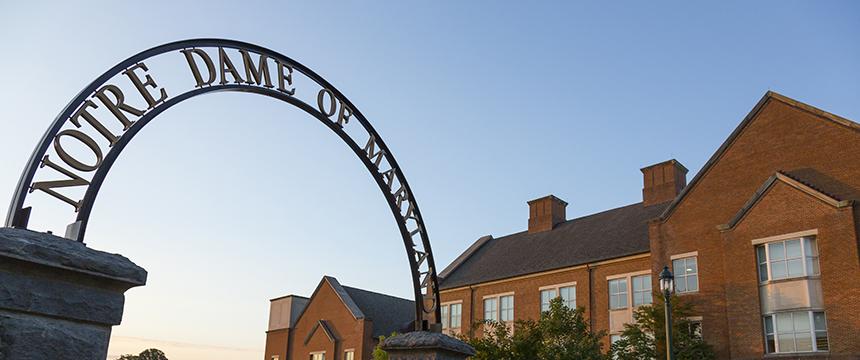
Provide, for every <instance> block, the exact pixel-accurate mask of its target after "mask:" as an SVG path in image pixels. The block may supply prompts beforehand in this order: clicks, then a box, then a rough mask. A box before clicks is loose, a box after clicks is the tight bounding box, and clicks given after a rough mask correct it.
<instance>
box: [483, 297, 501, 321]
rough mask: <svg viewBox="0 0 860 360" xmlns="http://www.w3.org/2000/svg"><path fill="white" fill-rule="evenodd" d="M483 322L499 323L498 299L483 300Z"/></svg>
mask: <svg viewBox="0 0 860 360" xmlns="http://www.w3.org/2000/svg"><path fill="white" fill-rule="evenodd" d="M484 320H492V321H499V298H486V299H484Z"/></svg>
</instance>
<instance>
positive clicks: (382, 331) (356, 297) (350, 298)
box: [295, 276, 415, 338]
mask: <svg viewBox="0 0 860 360" xmlns="http://www.w3.org/2000/svg"><path fill="white" fill-rule="evenodd" d="M324 284H328V285H329V286H330V287H331V288H332V290H333V291H334V293H335V294H336V295H337V297H338V298H339V299H340V301H341V303H342V304H343V305H344V307H346V309H347V310H349V312H350V314H352V317H353V318H355V319H356V320H359V319H364V320H370V321H372V323H373V334H372V336H373V337H374V338H376V337H379V336H380V335H390V334H391V333H392V332H395V331H396V332H404V329H407V328H411V325H412V321H414V320H415V302H414V301H412V300H407V299H401V298H398V297H394V296H390V295H385V294H380V293H376V292H372V291H367V290H363V289H359V288H354V287H349V286H343V285H341V284H340V282H339V281H338V280H337V279H336V278H334V277H332V276H323V278H322V280H320V283H319V285H317V287H316V289H315V290H314V292H313V295H311V297H310V300H309V301H313V299H314V298H315V297H316V295H317V293H318V292H319V291H320V289H321V288H322V286H323V285H324ZM305 309H307V306H305V307H303V308H302V310H301V314H300V315H299V316H298V318H296V320H295V322H298V321H299V319H301V317H302V316H304V314H305ZM318 326H320V324H317V325H315V326H314V330H313V331H315V330H316V327H318ZM322 326H328V325H327V324H325V323H322ZM326 330H327V335H329V333H332V332H331V329H326ZM313 331H311V333H313ZM332 334H333V333H332ZM331 336H334V335H330V337H331Z"/></svg>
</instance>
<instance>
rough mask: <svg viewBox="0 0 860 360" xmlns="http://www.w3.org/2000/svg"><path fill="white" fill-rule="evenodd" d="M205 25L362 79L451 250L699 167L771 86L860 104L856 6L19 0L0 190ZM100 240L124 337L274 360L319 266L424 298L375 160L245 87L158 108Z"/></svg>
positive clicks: (211, 31) (101, 205) (837, 109)
mask: <svg viewBox="0 0 860 360" xmlns="http://www.w3.org/2000/svg"><path fill="white" fill-rule="evenodd" d="M197 37H222V38H230V39H236V40H243V41H247V42H251V43H256V44H259V45H262V46H265V47H268V48H271V49H274V50H276V51H279V52H282V53H284V54H286V55H288V56H291V57H292V58H294V59H296V60H298V61H299V62H301V63H303V64H305V65H307V66H309V67H310V68H312V69H314V70H315V71H316V72H318V73H319V74H321V75H322V76H323V77H325V78H326V79H327V80H328V81H330V82H331V83H333V84H334V85H335V86H337V87H338V88H339V89H340V90H341V91H342V92H343V93H344V94H346V96H347V97H349V99H350V100H352V102H353V103H354V104H356V105H357V106H358V107H359V108H360V109H361V111H362V112H363V113H364V114H365V115H366V116H367V117H368V119H369V120H370V121H371V122H372V123H373V124H374V126H375V127H376V129H377V131H379V133H380V134H381V135H382V136H383V138H384V139H385V141H386V143H387V144H388V146H389V147H390V148H391V149H392V151H393V152H394V155H395V156H396V157H397V159H398V162H399V163H400V164H401V167H402V168H403V171H404V173H405V175H406V177H407V178H408V179H409V182H410V185H411V186H412V189H413V191H414V192H415V195H416V196H417V200H418V202H419V204H420V205H421V210H422V213H423V215H424V219H425V221H426V223H427V226H428V231H429V234H430V238H431V240H432V243H433V247H434V252H435V254H436V258H437V262H438V263H440V264H447V263H448V262H450V260H451V259H453V258H454V257H456V256H457V255H458V254H459V252H460V251H462V250H463V249H465V248H466V247H467V246H468V245H469V244H471V242H472V241H474V240H475V239H477V238H478V237H480V236H482V235H486V234H493V235H496V236H500V235H505V234H508V233H511V232H517V231H520V230H523V229H524V228H525V226H526V222H527V207H526V204H525V202H526V201H527V200H530V199H533V198H537V197H540V196H543V195H546V194H555V195H556V196H559V197H560V198H562V199H565V200H567V201H568V202H569V203H570V205H569V206H568V216H569V217H575V216H581V215H584V214H588V213H592V212H596V211H600V210H605V209H609V208H613V207H617V206H621V205H626V204H630V203H634V202H638V201H639V200H640V198H641V187H642V184H641V174H640V172H639V168H641V167H643V166H646V165H650V164H653V163H657V162H660V161H663V160H667V159H670V158H676V159H678V160H679V161H681V162H682V163H683V164H685V165H686V166H687V167H688V168H689V169H690V177H692V176H693V175H694V174H695V172H696V171H698V169H699V168H700V167H701V166H702V165H703V164H704V162H705V161H706V160H707V158H708V157H709V156H710V155H711V154H712V153H713V152H714V151H715V150H716V148H717V147H718V146H719V145H720V143H721V142H722V141H723V140H724V139H725V137H726V136H727V135H728V134H729V133H730V132H731V130H732V129H734V127H735V126H736V125H737V124H738V122H740V120H741V119H742V118H743V117H744V116H745V115H746V114H747V112H748V111H749V110H750V109H751V108H752V107H753V106H754V105H755V103H756V102H757V101H758V100H759V99H760V98H761V96H762V95H763V94H764V93H765V92H766V91H767V90H774V91H777V92H780V93H782V94H784V95H786V96H789V97H792V98H795V99H797V100H800V101H803V102H807V103H809V104H812V105H814V106H817V107H820V108H822V109H824V110H827V111H830V112H833V113H836V114H839V115H841V116H844V117H847V118H849V119H854V120H860V106H858V100H860V67H858V64H860V41H857V39H858V38H860V5H858V4H857V3H856V2H848V1H843V2H835V1H834V2H806V1H779V2H767V1H761V2H741V1H726V2H719V3H717V4H705V5H702V4H696V5H693V4H690V3H688V2H680V1H679V2H658V3H655V2H649V3H641V2H613V3H611V4H606V3H604V2H601V3H600V4H598V3H579V2H517V3H513V2H508V3H502V2H491V1H470V2H454V1H451V2H432V3H431V2H420V3H418V2H414V3H407V2H397V1H373V2H345V3H337V4H335V3H332V2H311V1H307V2H297V1H281V2H260V1H247V2H229V3H228V2H220V1H218V2H215V1H212V2H199V3H196V4H191V3H185V2H177V1H174V2H166V1H152V2H146V3H134V2H108V1H103V2H91V3H87V4H80V3H72V2H56V3H50V2H36V1H32V2H30V1H28V2H24V1H14V2H3V3H0V40H2V43H3V44H4V49H3V56H0V68H2V69H3V70H4V71H3V76H2V78H3V81H4V82H5V86H3V87H0V129H2V131H0V144H2V151H0V164H3V166H4V170H3V171H2V172H0V189H7V190H6V193H2V192H0V194H3V195H4V196H5V197H0V200H4V199H5V200H8V199H9V196H11V192H12V190H13V187H14V185H15V183H16V181H17V178H18V176H19V172H20V169H21V168H22V167H23V165H24V163H25V161H26V159H27V157H28V156H29V154H30V152H31V151H32V148H33V147H34V146H35V144H36V142H37V141H38V139H39V137H40V136H41V134H42V132H43V131H44V130H45V128H47V126H48V124H49V123H50V122H51V120H52V119H53V118H54V117H55V116H56V114H57V113H59V112H60V110H61V109H62V108H63V106H65V104H66V103H67V102H68V101H69V100H70V99H71V98H72V97H73V96H74V95H75V94H77V92H78V91H80V89H82V88H83V87H84V86H86V84H88V83H89V82H90V81H92V80H93V79H95V78H96V77H97V76H98V75H100V74H101V73H102V72H104V71H105V70H107V69H108V68H110V67H111V66H113V65H114V64H116V63H118V62H119V61H121V60H123V59H125V58H126V57H128V56H130V55H132V54H134V53H136V52H138V51H140V50H143V49H146V48H149V47H152V46H155V45H158V44H162V43H166V42H170V41H174V40H180V39H187V38H197ZM38 215H39V216H40V217H39V219H38V220H36V219H34V222H35V223H36V224H41V222H42V221H44V222H45V223H46V224H47V223H59V224H64V223H66V222H68V221H67V220H68V219H69V218H70V215H69V214H68V213H67V212H59V211H58V212H43V213H39V214H38ZM35 217H36V215H34V218H35ZM53 230H54V231H55V232H61V230H62V229H61V228H59V227H55V228H53ZM87 243H88V245H89V246H91V247H93V248H96V249H100V250H105V251H111V252H117V253H121V254H123V255H125V256H127V257H129V258H130V259H131V260H133V261H135V262H136V263H138V264H139V265H141V266H143V267H145V268H146V269H147V270H149V273H150V277H149V284H148V285H147V286H145V287H142V288H137V289H133V290H131V291H129V292H128V294H127V295H128V296H127V306H126V313H125V317H124V322H123V324H122V325H121V326H119V327H117V328H116V329H115V331H114V336H115V340H114V344H113V345H112V348H111V354H112V355H118V354H119V353H126V352H138V351H140V350H142V349H143V348H145V347H149V346H157V347H160V348H162V349H165V350H168V355H172V357H171V358H177V359H191V360H195V359H203V358H206V359H222V358H223V359H258V358H259V357H260V356H261V354H262V346H263V343H264V337H265V335H264V330H265V327H266V321H267V311H268V307H267V306H268V299H269V298H273V297H276V296H280V295H284V294H288V293H296V294H304V295H309V294H310V292H311V291H312V290H313V289H314V287H315V286H316V285H317V283H318V282H319V280H320V278H321V276H322V275H324V274H328V275H332V276H335V277H337V278H338V279H339V280H340V281H341V282H342V283H344V284H347V285H351V286H357V287H363V288H367V289H370V290H376V291H382V292H386V293H390V294H394V295H399V296H402V297H408V296H409V294H410V280H409V276H408V274H407V267H408V266H407V263H406V258H405V256H404V252H403V248H402V244H401V243H400V239H399V234H398V233H397V230H396V227H395V223H394V221H393V219H392V218H391V216H390V213H389V212H388V209H387V207H386V204H385V202H384V200H383V198H382V196H381V195H380V194H379V192H378V190H377V188H376V187H375V186H374V183H373V180H372V179H371V177H370V176H369V175H368V174H367V172H366V170H365V169H364V168H363V166H362V165H361V164H360V162H359V161H357V159H355V158H354V155H353V154H352V153H351V152H350V151H349V149H348V148H347V147H346V146H345V145H343V144H342V143H341V142H340V140H339V139H337V138H336V137H335V136H333V135H332V134H331V133H330V132H329V131H328V130H327V129H325V128H324V127H323V126H321V125H320V124H319V123H318V122H317V121H316V120H314V119H312V118H310V117H309V116H308V115H305V114H303V113H301V112H299V111H298V110H296V109H294V108H292V107H291V106H290V105H288V104H284V103H279V102H276V101H272V100H270V99H266V98H262V97H258V96H254V95H248V94H213V95H207V96H204V97H199V98H195V99H193V100H190V101H187V102H185V103H183V104H181V105H179V106H177V107H175V108H172V109H170V110H168V111H167V112H165V113H164V114H162V115H161V116H159V117H158V118H157V119H156V120H155V121H153V123H151V124H150V125H148V126H147V128H146V129H145V130H144V131H143V132H142V133H141V134H140V136H138V137H137V138H136V139H135V141H134V142H133V143H132V144H131V145H130V146H129V147H128V148H127V149H126V150H125V152H124V153H123V155H122V156H121V157H120V159H119V161H118V162H117V164H116V165H115V166H114V168H113V169H112V171H111V174H110V176H109V177H108V180H107V182H106V183H105V185H104V187H103V189H102V191H101V194H100V196H99V200H98V202H97V203H96V207H95V209H94V211H93V215H92V220H91V223H90V228H89V232H88V235H87Z"/></svg>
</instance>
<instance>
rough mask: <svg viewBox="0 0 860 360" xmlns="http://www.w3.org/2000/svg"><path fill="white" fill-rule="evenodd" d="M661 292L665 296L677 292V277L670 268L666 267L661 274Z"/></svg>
mask: <svg viewBox="0 0 860 360" xmlns="http://www.w3.org/2000/svg"><path fill="white" fill-rule="evenodd" d="M660 290H662V291H663V293H664V294H671V293H673V292H675V276H674V275H672V272H671V271H669V267H668V266H664V267H663V271H661V272H660Z"/></svg>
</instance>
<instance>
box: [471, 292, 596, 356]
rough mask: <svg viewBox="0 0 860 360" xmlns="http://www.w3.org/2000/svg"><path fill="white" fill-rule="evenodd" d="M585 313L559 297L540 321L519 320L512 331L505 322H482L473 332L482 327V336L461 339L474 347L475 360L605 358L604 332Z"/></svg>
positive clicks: (478, 330) (479, 330) (551, 303)
mask: <svg viewBox="0 0 860 360" xmlns="http://www.w3.org/2000/svg"><path fill="white" fill-rule="evenodd" d="M583 313H584V310H583V308H582V307H578V308H576V309H571V308H568V307H567V306H565V305H564V303H563V302H562V300H561V298H556V299H553V300H552V301H551V302H550V309H549V311H545V312H543V313H542V314H541V317H540V320H538V321H534V320H519V321H516V322H515V323H514V326H513V333H512V332H511V331H509V329H508V326H506V325H505V324H503V323H499V322H494V321H482V322H478V323H476V324H474V326H473V333H475V332H481V331H482V330H483V332H484V335H483V336H481V337H462V339H463V340H464V341H466V342H468V343H469V344H470V345H472V346H473V347H474V348H475V351H476V353H477V354H476V355H475V356H474V357H473V359H475V360H533V359H540V360H574V359H576V360H580V359H582V360H603V359H606V355H605V354H604V353H603V350H602V343H601V341H600V340H601V338H602V337H604V336H605V333H604V332H594V331H592V329H591V328H590V327H589V325H588V322H587V321H586V320H585V317H584V315H583ZM481 326H483V329H481V328H480V327H481Z"/></svg>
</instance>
